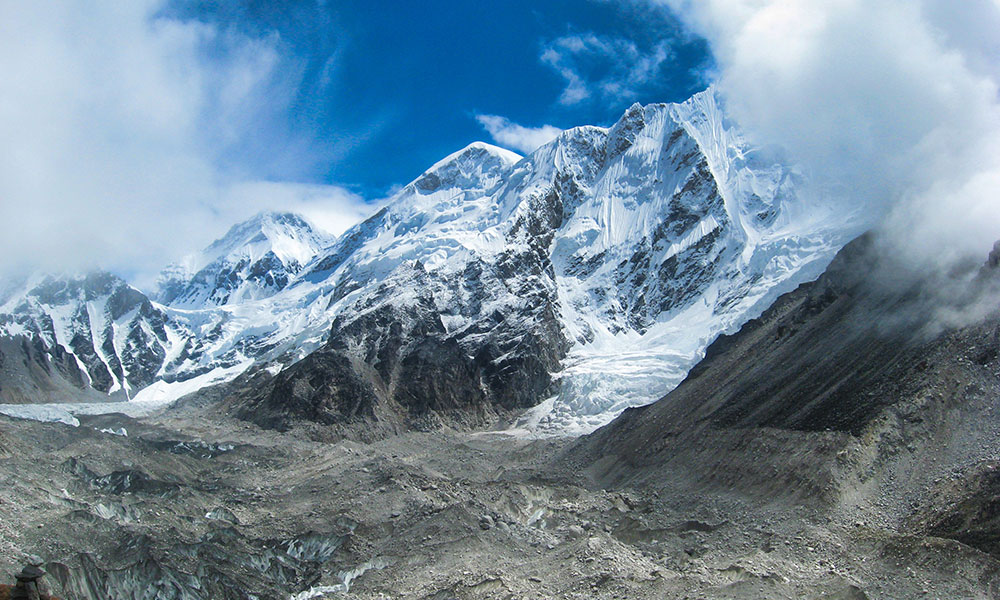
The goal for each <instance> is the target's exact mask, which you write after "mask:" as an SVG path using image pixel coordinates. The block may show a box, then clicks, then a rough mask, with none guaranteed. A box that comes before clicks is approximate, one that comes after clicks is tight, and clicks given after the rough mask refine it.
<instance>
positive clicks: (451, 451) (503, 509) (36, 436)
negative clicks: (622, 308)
mask: <svg viewBox="0 0 1000 600" xmlns="http://www.w3.org/2000/svg"><path fill="white" fill-rule="evenodd" d="M80 420H81V425H80V427H78V428H74V427H70V426H67V425H62V424H52V423H36V422H29V421H21V420H15V419H9V418H6V417H0V572H3V573H5V574H10V573H12V572H13V571H15V570H18V569H20V568H21V567H22V566H23V565H24V564H25V563H26V562H28V561H29V560H30V559H29V558H28V557H29V556H30V555H37V556H38V557H41V558H42V559H43V560H44V562H45V565H44V566H43V568H45V569H46V571H48V573H49V575H48V576H47V579H48V581H49V583H50V585H51V586H52V587H53V588H54V590H55V591H57V592H58V593H59V594H60V595H61V597H63V598H79V599H85V598H140V597H141V598H156V599H168V598H170V599H174V598H176V599H184V600H195V599H208V598H212V599H228V598H234V599H235V598H258V599H264V598H282V599H288V598H294V599H309V598H341V597H343V598H372V599H374V598H428V599H429V598H435V599H450V598H462V599H466V598H469V599H472V598H518V599H520V598H630V599H631V598H692V599H693V598H840V599H860V598H991V597H995V594H996V593H997V591H998V589H1000V563H998V562H997V561H996V560H995V559H994V558H992V557H991V556H990V555H988V554H985V553H982V552H979V551H977V550H974V549H972V548H970V547H968V546H965V545H963V544H960V543H959V542H955V541H950V540H943V539H939V538H933V537H919V536H912V535H907V532H905V531H899V530H897V528H895V527H893V526H891V525H888V524H880V523H874V522H866V521H863V520H860V519H858V518H856V516H855V515H850V514H848V513H844V512H842V511H841V512H837V511H829V510H826V509H824V508H823V507H822V506H821V505H820V504H819V503H816V502H795V501H790V500H788V499H781V498H780V497H775V498H773V499H768V498H762V497H760V496H759V495H757V496H750V495H741V494H737V493H733V492H730V491H727V490H726V489H725V488H718V487H716V488H710V487H706V486H704V485H692V484H691V482H690V481H689V480H688V479H686V477H687V475H685V474H684V472H683V471H677V472H676V473H658V474H656V475H655V477H653V478H652V479H651V478H650V477H645V478H643V479H641V480H640V479H636V480H635V481H637V482H639V481H643V482H645V483H636V484H635V485H634V486H629V485H624V486H621V485H619V486H616V487H614V488H608V487H604V488H602V487H601V486H599V485H597V483H596V481H597V474H596V473H595V472H593V471H592V470H591V469H588V468H586V467H585V465H583V464H582V463H581V464H576V459H575V457H574V453H573V445H574V443H575V442H574V440H572V439H557V440H535V441H528V440H520V439H515V438H511V437H509V436H505V435H498V434H493V433H488V432H480V433H454V432H432V433H410V434H405V435H401V436H395V437H391V438H389V439H386V440H383V441H380V442H377V443H373V444H360V443H356V442H350V441H342V442H338V443H333V444H330V443H321V442H313V441H309V440H307V439H304V438H305V437H307V436H305V435H303V432H301V431H299V432H290V433H276V432H272V431H265V430H261V429H258V428H257V427H255V426H251V425H248V424H246V423H244V422H240V421H234V420H229V419H227V418H224V417H221V416H219V415H218V414H214V415H212V417H211V418H208V416H207V415H206V413H205V412H204V409H195V408H188V409H184V410H173V411H170V412H169V413H167V414H166V415H161V416H158V417H157V416H153V417H147V418H144V419H143V420H141V421H139V420H135V419H132V418H129V417H125V416H121V415H104V416H99V417H96V416H95V417H82V418H81V419H80ZM120 428H125V430H126V432H127V436H123V435H118V434H116V433H111V431H117V433H122V432H121V431H120ZM101 429H104V430H106V431H105V432H102V431H100V430H101ZM651 481H652V483H650V482H651ZM845 515H846V516H845ZM9 583H13V579H12V577H11V581H10V582H9Z"/></svg>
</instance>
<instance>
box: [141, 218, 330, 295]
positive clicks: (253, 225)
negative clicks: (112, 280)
mask: <svg viewBox="0 0 1000 600" xmlns="http://www.w3.org/2000/svg"><path fill="white" fill-rule="evenodd" d="M334 239H335V238H334V237H333V236H331V235H329V234H327V233H325V232H322V231H318V230H317V229H316V228H314V227H313V226H312V225H310V224H309V223H308V222H307V221H306V220H305V219H303V218H302V217H301V216H299V215H296V214H292V213H276V212H263V213H260V214H258V215H257V216H255V217H253V218H252V219H250V220H248V221H245V222H243V223H240V224H238V225H235V226H233V228H232V229H230V230H229V233H227V234H226V235H225V236H224V237H222V238H221V239H219V240H217V241H215V242H214V243H213V244H212V245H210V246H209V247H208V248H206V249H205V250H203V251H202V252H200V253H197V254H192V255H190V256H188V257H186V258H185V259H184V260H183V261H181V262H180V263H178V264H174V265H170V266H169V267H167V268H166V269H164V271H163V273H162V274H161V275H160V278H159V281H158V287H159V293H158V294H157V297H156V300H158V301H159V302H162V303H163V304H167V305H170V306H176V307H181V308H199V307H203V306H205V305H206V304H216V305H219V304H238V303H240V302H245V301H247V300H256V299H259V298H266V297H268V296H273V295H274V294H276V293H277V292H280V291H281V290H283V289H284V288H285V286H287V285H288V283H289V281H291V279H292V278H294V276H295V274H296V273H298V272H299V271H300V270H301V269H302V267H303V266H304V265H305V264H306V263H308V262H309V261H310V260H312V259H313V257H315V256H316V254H318V253H319V252H320V251H321V250H323V249H324V248H326V247H328V246H330V245H331V244H333V242H334Z"/></svg>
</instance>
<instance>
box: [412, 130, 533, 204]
mask: <svg viewBox="0 0 1000 600" xmlns="http://www.w3.org/2000/svg"><path fill="white" fill-rule="evenodd" d="M521 158H522V157H521V155H519V154H517V153H514V152H511V151H510V150H505V149H503V148H499V147H497V146H493V145H491V144H487V143H485V142H472V143H471V144H469V145H468V146H466V147H465V148H462V149H461V150H459V151H458V152H453V153H452V154H449V155H448V156H446V157H444V158H443V159H441V160H439V161H438V162H436V163H434V165H433V166H432V167H431V168H430V169H427V170H426V171H425V172H424V173H423V174H422V175H421V176H420V177H418V178H417V179H416V180H415V181H414V182H413V183H412V184H411V185H413V186H415V187H416V189H417V190H419V191H420V192H422V193H433V192H435V191H437V190H439V189H446V188H455V187H462V188H488V187H491V186H493V185H495V184H496V183H497V182H498V181H499V180H500V178H501V176H502V174H503V173H506V172H507V171H508V170H509V169H510V167H512V166H513V165H515V164H516V163H517V162H519V161H520V160H521Z"/></svg>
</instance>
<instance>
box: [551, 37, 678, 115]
mask: <svg viewBox="0 0 1000 600" xmlns="http://www.w3.org/2000/svg"><path fill="white" fill-rule="evenodd" d="M671 58H672V54H671V51H670V47H669V44H668V43H667V41H666V40H661V41H659V42H658V43H656V44H655V45H654V46H653V47H652V48H651V49H649V50H648V51H644V50H642V49H640V48H639V46H638V45H636V43H635V42H633V41H631V40H628V39H625V38H620V37H611V36H603V35H597V34H594V33H584V34H574V35H567V36H563V37H560V38H556V39H555V40H552V41H551V42H549V43H548V44H546V45H545V47H544V49H543V50H542V53H541V56H540V57H539V59H540V60H541V61H542V63H544V64H546V65H548V66H549V67H551V68H552V69H553V70H555V71H556V72H557V73H559V75H560V76H561V77H562V78H563V79H565V80H566V87H565V88H564V89H563V91H562V94H560V96H559V103H560V104H563V105H567V106H569V105H573V104H579V103H580V102H583V101H584V100H587V99H590V98H594V97H597V98H601V99H605V100H612V101H614V100H621V99H630V98H631V97H633V96H634V95H635V94H636V91H637V90H638V89H639V88H641V87H642V86H644V85H646V84H648V83H650V82H652V81H654V80H655V79H656V78H657V77H658V76H659V75H660V71H661V69H662V67H663V64H664V63H665V62H666V61H668V60H670V59H671Z"/></svg>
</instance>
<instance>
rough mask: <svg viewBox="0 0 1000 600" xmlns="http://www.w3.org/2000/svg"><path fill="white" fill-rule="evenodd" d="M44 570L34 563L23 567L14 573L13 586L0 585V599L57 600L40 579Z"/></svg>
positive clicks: (43, 574)
mask: <svg viewBox="0 0 1000 600" xmlns="http://www.w3.org/2000/svg"><path fill="white" fill-rule="evenodd" d="M44 576H45V571H43V570H42V569H41V568H40V567H38V566H36V565H28V566H27V567H24V568H23V569H22V570H21V572H20V573H18V574H17V575H14V578H15V579H16V580H17V583H16V584H14V585H13V586H9V585H4V586H0V600H6V599H7V598H9V599H10V600H58V598H56V597H54V596H52V595H50V594H49V590H48V587H47V586H46V585H45V583H44V582H43V581H42V577H44Z"/></svg>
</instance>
